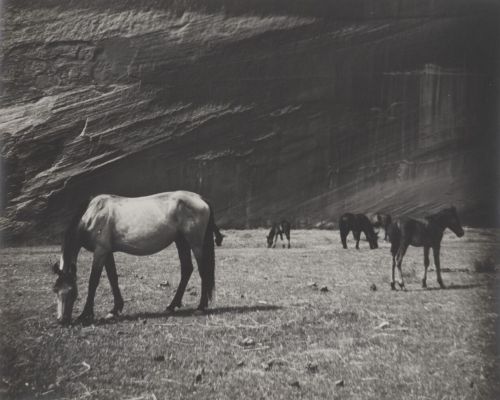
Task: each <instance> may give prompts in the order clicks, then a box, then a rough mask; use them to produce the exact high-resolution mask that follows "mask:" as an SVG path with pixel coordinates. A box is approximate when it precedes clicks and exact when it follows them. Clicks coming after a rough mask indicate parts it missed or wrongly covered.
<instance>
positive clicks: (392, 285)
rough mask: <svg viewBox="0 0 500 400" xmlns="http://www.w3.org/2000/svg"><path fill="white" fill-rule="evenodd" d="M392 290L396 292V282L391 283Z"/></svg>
mask: <svg viewBox="0 0 500 400" xmlns="http://www.w3.org/2000/svg"><path fill="white" fill-rule="evenodd" d="M391 290H396V284H395V283H394V282H391Z"/></svg>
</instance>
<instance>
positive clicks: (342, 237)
mask: <svg viewBox="0 0 500 400" xmlns="http://www.w3.org/2000/svg"><path fill="white" fill-rule="evenodd" d="M348 234H349V231H345V230H344V229H342V228H340V240H341V241H342V247H343V248H344V249H347V235H348Z"/></svg>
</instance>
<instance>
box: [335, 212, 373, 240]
mask: <svg viewBox="0 0 500 400" xmlns="http://www.w3.org/2000/svg"><path fill="white" fill-rule="evenodd" d="M339 229H340V239H341V240H342V246H343V247H344V249H347V235H348V234H349V232H350V231H352V234H353V236H354V239H356V248H357V249H359V239H360V236H361V232H363V233H364V234H365V236H366V239H367V240H368V243H370V249H376V248H378V243H377V234H376V233H375V231H374V230H373V226H372V224H371V222H370V220H369V219H368V217H367V216H366V215H364V214H351V213H346V214H344V215H342V216H341V217H340V220H339Z"/></svg>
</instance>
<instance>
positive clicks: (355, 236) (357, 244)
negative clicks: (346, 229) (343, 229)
mask: <svg viewBox="0 0 500 400" xmlns="http://www.w3.org/2000/svg"><path fill="white" fill-rule="evenodd" d="M352 235H353V236H354V239H356V249H358V250H359V240H360V238H361V232H360V231H352Z"/></svg>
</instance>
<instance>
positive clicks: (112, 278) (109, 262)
mask: <svg viewBox="0 0 500 400" xmlns="http://www.w3.org/2000/svg"><path fill="white" fill-rule="evenodd" d="M104 266H105V267H106V275H107V276H108V280H109V285H110V286H111V291H112V292H113V299H114V307H113V309H112V310H111V311H110V312H109V313H108V315H106V319H108V318H113V317H117V316H118V315H119V314H120V313H121V312H122V311H123V297H122V294H121V292H120V287H119V286H118V274H117V273H116V264H115V258H114V256H113V253H109V254H108V256H107V257H106V261H105V262H104Z"/></svg>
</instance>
